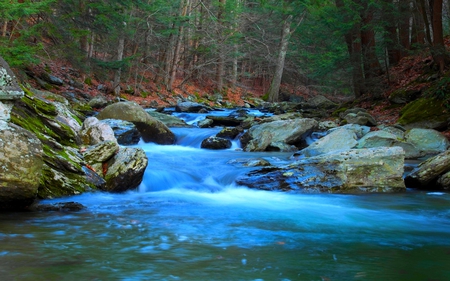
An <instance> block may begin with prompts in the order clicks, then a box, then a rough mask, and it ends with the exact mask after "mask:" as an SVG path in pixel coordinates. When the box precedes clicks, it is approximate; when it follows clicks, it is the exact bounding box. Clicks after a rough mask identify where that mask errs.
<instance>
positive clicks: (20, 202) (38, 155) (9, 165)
mask: <svg viewBox="0 0 450 281" xmlns="http://www.w3.org/2000/svg"><path fill="white" fill-rule="evenodd" d="M43 164H44V161H43V149H42V143H41V142H40V141H39V139H38V138H37V137H36V136H35V135H34V134H32V133H30V132H29V131H27V130H25V129H23V128H21V127H19V126H17V125H14V124H8V123H6V122H4V121H0V209H20V208H22V207H24V206H27V205H29V204H30V203H32V202H33V201H34V199H35V198H36V195H37V192H38V187H39V179H40V177H41V174H42V167H43Z"/></svg>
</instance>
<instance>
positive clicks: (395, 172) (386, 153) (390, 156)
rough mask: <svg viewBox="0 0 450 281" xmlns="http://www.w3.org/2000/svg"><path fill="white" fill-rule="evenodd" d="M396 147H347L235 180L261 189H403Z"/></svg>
mask: <svg viewBox="0 0 450 281" xmlns="http://www.w3.org/2000/svg"><path fill="white" fill-rule="evenodd" d="M403 166H404V152H403V149H402V148H400V147H392V148H369V149H351V150H346V151H339V152H331V153H328V154H324V155H319V156H315V157H310V158H305V159H302V160H299V161H296V162H293V163H292V164H289V165H284V166H280V167H274V166H270V167H266V168H261V169H259V170H254V171H252V172H249V173H248V174H246V175H245V176H242V177H240V178H238V179H237V181H236V182H237V183H238V184H240V185H245V186H248V187H251V188H257V189H263V190H281V191H297V192H326V193H362V192H398V191H404V190H405V185H404V182H403Z"/></svg>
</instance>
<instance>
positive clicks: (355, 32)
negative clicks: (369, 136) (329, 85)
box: [335, 0, 366, 98]
mask: <svg viewBox="0 0 450 281" xmlns="http://www.w3.org/2000/svg"><path fill="white" fill-rule="evenodd" d="M335 3H336V7H337V8H338V10H340V11H341V12H343V13H345V12H346V11H345V9H344V8H345V5H344V1H343V0H335ZM344 21H345V23H346V24H347V23H348V22H349V21H350V19H348V16H347V17H346V18H345V19H344ZM344 38H345V42H346V43H347V49H348V54H349V58H350V64H351V68H352V84H353V93H354V94H355V98H359V97H361V96H362V95H363V94H365V92H366V89H365V83H364V73H363V68H362V51H361V50H362V49H361V23H359V22H358V23H354V24H353V27H352V29H351V30H350V31H349V32H348V33H347V34H345V36H344Z"/></svg>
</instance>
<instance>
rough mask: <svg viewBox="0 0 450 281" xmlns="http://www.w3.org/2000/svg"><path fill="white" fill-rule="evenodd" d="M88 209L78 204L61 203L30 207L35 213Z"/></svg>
mask: <svg viewBox="0 0 450 281" xmlns="http://www.w3.org/2000/svg"><path fill="white" fill-rule="evenodd" d="M85 208H86V207H85V206H83V205H82V204H80V203H77V202H61V203H53V204H36V205H33V206H31V207H30V210H31V211H35V212H77V211H81V210H83V209H85Z"/></svg>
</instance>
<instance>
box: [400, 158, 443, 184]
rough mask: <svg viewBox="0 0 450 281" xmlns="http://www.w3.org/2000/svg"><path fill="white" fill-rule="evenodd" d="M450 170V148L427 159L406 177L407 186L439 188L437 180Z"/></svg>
mask: <svg viewBox="0 0 450 281" xmlns="http://www.w3.org/2000/svg"><path fill="white" fill-rule="evenodd" d="M449 171H450V150H447V151H445V152H442V153H440V154H438V155H436V156H434V157H431V158H429V159H427V160H426V161H424V162H422V163H420V164H419V166H417V168H415V169H414V170H413V171H412V172H411V173H410V174H409V175H408V176H406V178H405V183H406V186H407V187H413V188H420V189H436V188H438V186H437V184H436V181H437V180H438V179H439V177H440V176H441V175H443V174H445V173H447V172H449Z"/></svg>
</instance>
